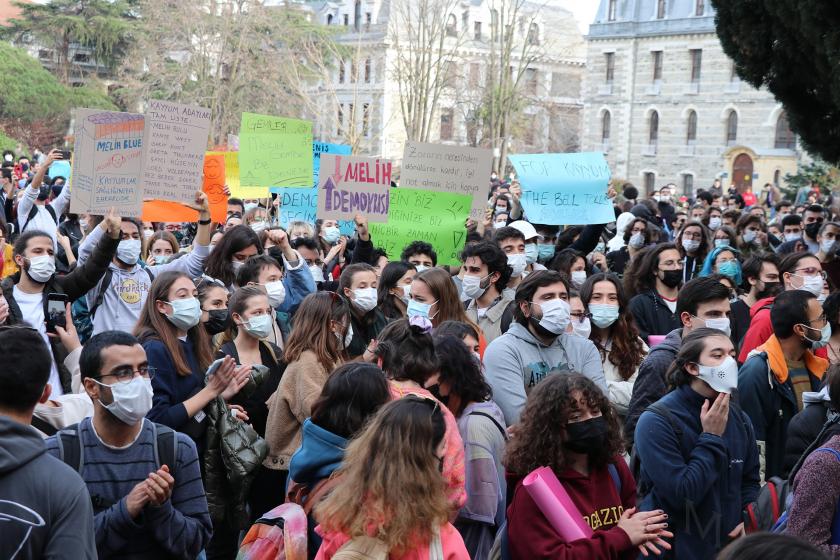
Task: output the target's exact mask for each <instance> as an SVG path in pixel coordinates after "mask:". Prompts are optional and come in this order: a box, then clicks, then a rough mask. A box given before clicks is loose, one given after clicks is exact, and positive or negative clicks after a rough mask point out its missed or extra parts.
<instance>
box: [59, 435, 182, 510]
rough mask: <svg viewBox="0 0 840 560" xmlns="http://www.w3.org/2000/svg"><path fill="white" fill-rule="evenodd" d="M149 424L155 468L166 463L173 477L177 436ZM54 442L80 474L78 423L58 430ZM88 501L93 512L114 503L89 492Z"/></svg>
mask: <svg viewBox="0 0 840 560" xmlns="http://www.w3.org/2000/svg"><path fill="white" fill-rule="evenodd" d="M151 424H152V429H153V431H154V432H155V439H154V442H155V443H154V453H155V464H156V465H157V468H160V467H161V466H163V465H166V466H167V467H169V474H171V475H172V476H173V477H175V469H176V465H177V457H178V437H177V436H176V432H175V430H173V429H172V428H170V427H168V426H164V425H162V424H156V423H154V422H152V423H151ZM56 443H58V458H59V459H60V460H61V461H63V462H64V463H65V464H66V465H68V466H69V467H70V468H72V469H73V470H75V471H76V472H77V473H79V474H81V472H82V467H84V465H85V449H84V445H83V444H82V438H80V437H79V425H78V424H74V425H72V426H68V427H66V428H64V429H62V430H59V431H58V433H57V434H56ZM90 501H91V502H92V503H93V509H94V511H95V512H99V511H101V510H103V509H107V508H109V507H111V506H112V505H114V504H115V503H116V502H113V501H111V500H108V499H107V498H103V497H102V496H100V495H98V494H91V495H90Z"/></svg>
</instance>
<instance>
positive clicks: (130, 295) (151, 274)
mask: <svg viewBox="0 0 840 560" xmlns="http://www.w3.org/2000/svg"><path fill="white" fill-rule="evenodd" d="M186 206H188V207H190V208H192V209H193V210H197V211H198V213H199V214H198V227H197V232H196V236H195V243H193V250H192V251H191V252H190V254H189V255H187V256H186V257H184V258H180V259H175V260H173V261H169V262H167V263H166V264H156V265H153V266H149V267H145V268H144V267H141V266H140V265H139V264H138V262H139V260H140V254H141V252H142V249H143V239H142V235H143V228H142V224H140V222H139V221H137V220H136V219H133V218H122V223H121V224H120V236H121V241H120V244H119V246H118V247H117V253H116V255H115V256H114V258H113V260H112V262H111V265H110V266H109V267H108V271H107V272H106V273H105V275H104V276H103V277H102V279H101V280H100V282H99V283H98V284H97V285H96V288H95V289H93V290H91V291H90V292H88V294H87V304H88V309H89V310H90V316H91V322H92V323H93V334H97V333H100V332H103V331H111V330H119V331H124V332H131V331H132V330H133V329H134V326H135V325H136V324H137V321H138V320H139V319H140V313H141V311H142V310H143V305H144V304H145V302H146V297H147V296H148V295H149V290H150V289H151V287H152V281H153V280H154V279H155V277H157V276H159V275H160V274H161V273H163V272H167V271H170V270H174V271H178V272H185V273H187V274H188V275H189V276H190V278H196V277H198V276H201V275H202V274H203V272H204V261H205V260H206V259H207V256H208V255H209V254H210V248H209V245H210V205H209V202H208V200H207V195H206V194H205V193H203V192H200V191H199V192H197V193H196V194H195V200H194V201H193V202H192V203H190V204H187V205H186ZM105 231H106V230H105V226H102V227H99V228H94V230H93V231H92V232H91V233H90V235H88V236H87V237H86V238H85V239H84V240H83V241H82V243H81V244H80V245H79V262H80V263H84V262H85V261H86V260H87V259H89V258H90V256H91V254H92V251H93V248H94V247H96V246H97V243H99V240H100V239H102V236H103V235H104V234H105Z"/></svg>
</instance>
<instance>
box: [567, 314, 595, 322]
mask: <svg viewBox="0 0 840 560" xmlns="http://www.w3.org/2000/svg"><path fill="white" fill-rule="evenodd" d="M570 315H571V317H572V321H577V322H578V323H580V324H583V322H584V321H586V320H587V319H590V318H591V317H592V313H584V312H577V313H571V314H570Z"/></svg>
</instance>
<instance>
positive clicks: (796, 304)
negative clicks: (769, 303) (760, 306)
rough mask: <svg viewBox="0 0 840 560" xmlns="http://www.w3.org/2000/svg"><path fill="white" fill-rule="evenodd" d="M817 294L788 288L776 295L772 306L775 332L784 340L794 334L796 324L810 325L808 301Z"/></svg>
mask: <svg viewBox="0 0 840 560" xmlns="http://www.w3.org/2000/svg"><path fill="white" fill-rule="evenodd" d="M812 299H816V296H815V295H814V294H812V293H811V292H806V291H805V290H787V291H784V292H782V293H780V294H779V295H777V296H776V299H775V300H774V301H773V307H771V308H770V324H771V325H772V326H773V334H775V335H776V338H778V339H780V340H783V339H785V338H790V337H791V336H793V327H794V325H802V324H804V325H808V326H811V323H809V322H808V302H809V301H810V300H812Z"/></svg>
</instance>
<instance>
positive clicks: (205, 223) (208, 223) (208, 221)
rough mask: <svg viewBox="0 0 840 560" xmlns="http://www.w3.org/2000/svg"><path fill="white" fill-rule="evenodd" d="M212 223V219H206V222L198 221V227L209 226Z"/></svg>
mask: <svg viewBox="0 0 840 560" xmlns="http://www.w3.org/2000/svg"><path fill="white" fill-rule="evenodd" d="M212 222H213V220H212V219H210V218H207V219H206V220H198V225H200V226H209V225H210V224H211V223H212Z"/></svg>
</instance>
